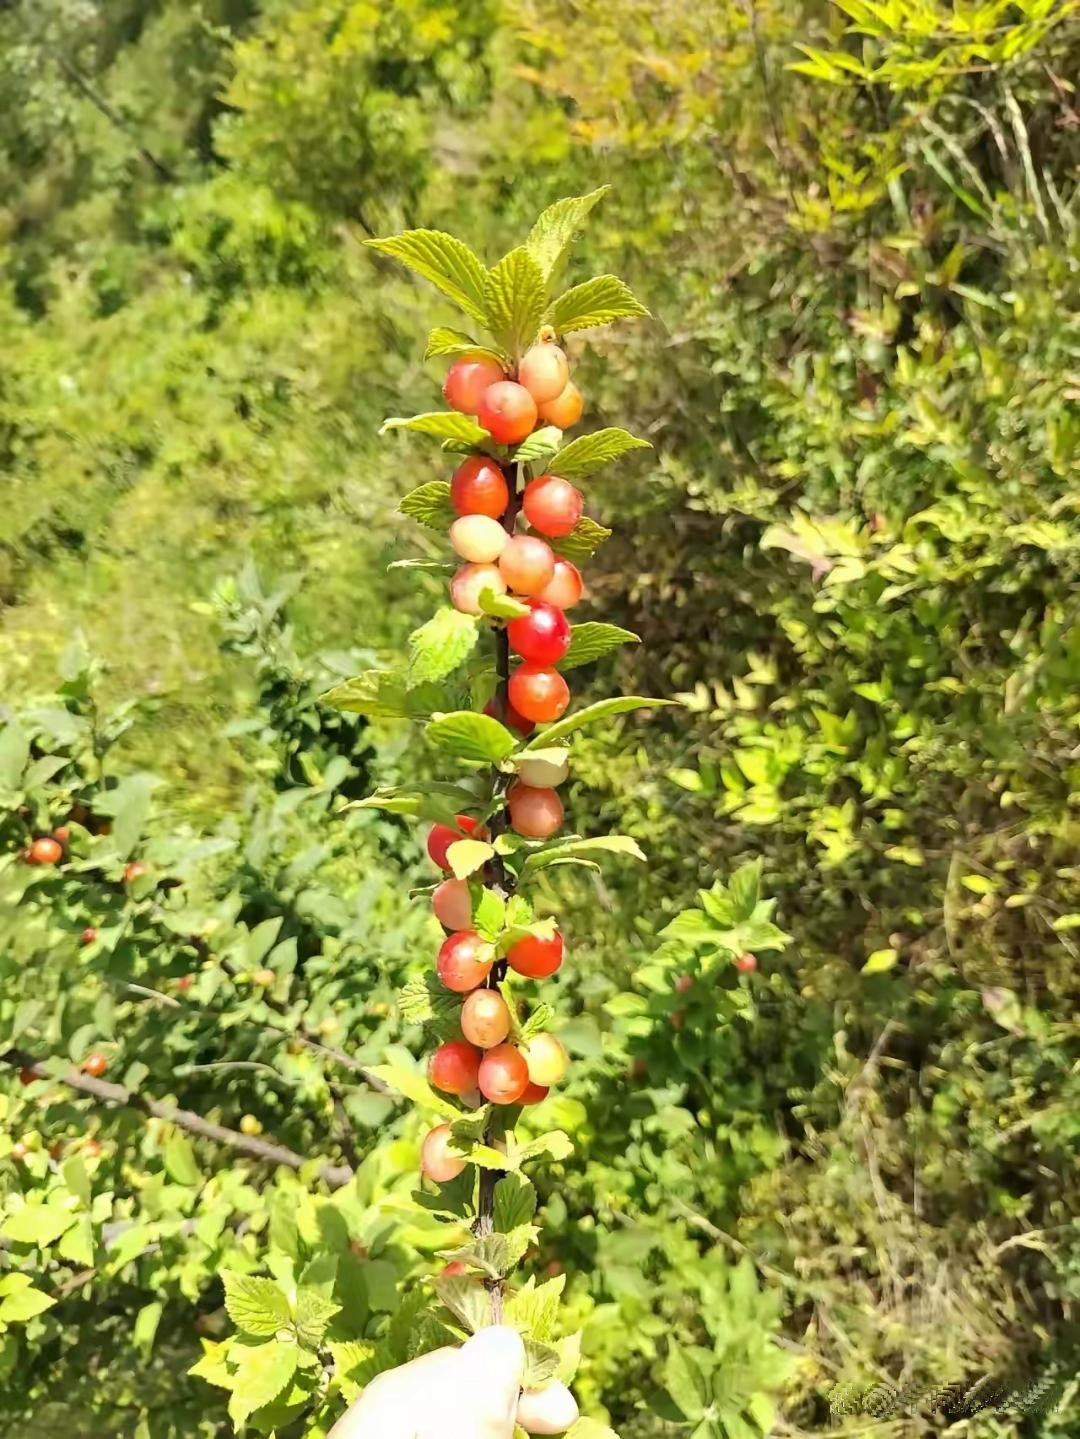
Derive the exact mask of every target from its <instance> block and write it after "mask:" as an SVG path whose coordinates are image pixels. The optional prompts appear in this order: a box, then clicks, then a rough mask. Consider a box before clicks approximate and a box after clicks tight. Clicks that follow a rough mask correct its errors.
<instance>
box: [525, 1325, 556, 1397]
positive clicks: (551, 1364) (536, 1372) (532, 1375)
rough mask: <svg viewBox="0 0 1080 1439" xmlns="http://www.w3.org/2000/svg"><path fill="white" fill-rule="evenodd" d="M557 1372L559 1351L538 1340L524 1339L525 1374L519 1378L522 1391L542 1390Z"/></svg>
mask: <svg viewBox="0 0 1080 1439" xmlns="http://www.w3.org/2000/svg"><path fill="white" fill-rule="evenodd" d="M558 1372H559V1351H558V1350H557V1349H556V1348H555V1347H554V1345H551V1344H543V1343H541V1342H540V1340H538V1339H532V1338H529V1337H528V1336H526V1338H525V1372H524V1374H523V1375H522V1376H521V1385H522V1388H523V1389H543V1388H544V1386H545V1385H547V1384H550V1383H551V1381H552V1380H553V1379H554V1378H555V1375H556V1374H557V1373H558Z"/></svg>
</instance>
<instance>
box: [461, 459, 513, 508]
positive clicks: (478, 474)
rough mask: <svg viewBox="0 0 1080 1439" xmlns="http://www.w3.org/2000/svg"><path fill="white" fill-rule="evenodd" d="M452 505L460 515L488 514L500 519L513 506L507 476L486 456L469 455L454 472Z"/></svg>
mask: <svg viewBox="0 0 1080 1439" xmlns="http://www.w3.org/2000/svg"><path fill="white" fill-rule="evenodd" d="M450 503H451V504H452V505H453V507H454V509H455V510H456V511H457V513H458V514H459V515H488V516H489V517H490V518H491V519H493V520H498V519H501V518H502V516H503V515H504V514H505V513H506V507H507V505H508V504H509V503H510V487H509V485H507V483H506V476H505V475H504V474H503V472H502V470H500V469H499V467H498V465H497V464H496V463H495V461H494V460H491V459H489V458H488V457H487V455H470V456H469V458H468V459H467V460H463V461H462V463H461V464H460V465H458V467H457V469H456V470H455V471H454V474H453V478H452V479H451V481H450Z"/></svg>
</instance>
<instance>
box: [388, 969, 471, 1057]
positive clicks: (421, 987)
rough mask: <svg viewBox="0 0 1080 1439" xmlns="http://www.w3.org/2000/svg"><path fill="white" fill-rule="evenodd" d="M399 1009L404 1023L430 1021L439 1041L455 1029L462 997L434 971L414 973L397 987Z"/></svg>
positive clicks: (449, 1035)
mask: <svg viewBox="0 0 1080 1439" xmlns="http://www.w3.org/2000/svg"><path fill="white" fill-rule="evenodd" d="M398 1012H399V1013H400V1015H401V1017H402V1019H403V1020H404V1021H405V1022H406V1024H426V1025H429V1026H430V1028H431V1029H432V1031H433V1032H434V1034H435V1036H436V1037H437V1038H438V1039H439V1040H440V1041H441V1040H443V1039H452V1038H453V1037H454V1036H455V1035H456V1034H457V1033H458V1015H459V1014H460V1012H461V1000H460V998H459V996H458V995H456V994H452V993H451V992H450V990H448V989H445V988H444V987H443V986H442V985H441V984H440V983H439V981H438V980H437V979H436V978H435V976H434V975H433V974H422V975H415V976H414V977H413V978H412V979H410V980H409V981H408V983H407V984H405V986H404V987H403V988H402V989H400V990H399V991H398Z"/></svg>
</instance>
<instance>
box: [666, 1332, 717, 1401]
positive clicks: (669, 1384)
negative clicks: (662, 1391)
mask: <svg viewBox="0 0 1080 1439" xmlns="http://www.w3.org/2000/svg"><path fill="white" fill-rule="evenodd" d="M664 1387H665V1388H666V1389H667V1392H668V1393H669V1394H670V1395H671V1398H672V1400H673V1401H674V1403H675V1406H676V1408H677V1409H678V1410H679V1411H680V1412H681V1413H682V1414H684V1415H685V1416H686V1418H687V1419H690V1420H696V1419H700V1418H701V1416H702V1414H704V1412H705V1406H706V1405H707V1404H708V1402H709V1388H708V1384H707V1383H706V1380H705V1376H704V1375H703V1374H702V1372H701V1369H700V1368H699V1367H698V1365H697V1364H696V1363H695V1362H694V1360H693V1359H692V1358H691V1357H690V1355H689V1354H688V1353H687V1352H686V1350H685V1349H684V1348H683V1347H682V1346H681V1345H680V1344H678V1343H677V1342H676V1341H674V1340H673V1341H672V1343H671V1347H670V1348H669V1349H668V1354H667V1359H666V1360H665V1363H664Z"/></svg>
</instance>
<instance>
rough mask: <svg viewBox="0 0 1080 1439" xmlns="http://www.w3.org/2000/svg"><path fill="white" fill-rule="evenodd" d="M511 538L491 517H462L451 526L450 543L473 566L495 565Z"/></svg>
mask: <svg viewBox="0 0 1080 1439" xmlns="http://www.w3.org/2000/svg"><path fill="white" fill-rule="evenodd" d="M509 538H510V536H509V535H508V534H507V533H506V531H505V530H504V529H503V527H502V525H500V524H499V522H498V520H493V519H492V518H491V516H490V515H462V517H461V519H459V520H455V521H454V523H453V524H452V525H451V526H450V543H451V544H452V545H453V547H454V550H455V552H456V553H457V554H459V555H460V556H461V558H462V559H463V560H468V561H469V563H470V564H473V565H490V564H493V563H494V562H495V561H496V560H497V559H498V558H499V556H500V555H501V554H502V552H503V550H504V549H505V548H506V542H507V540H508V539H509Z"/></svg>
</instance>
